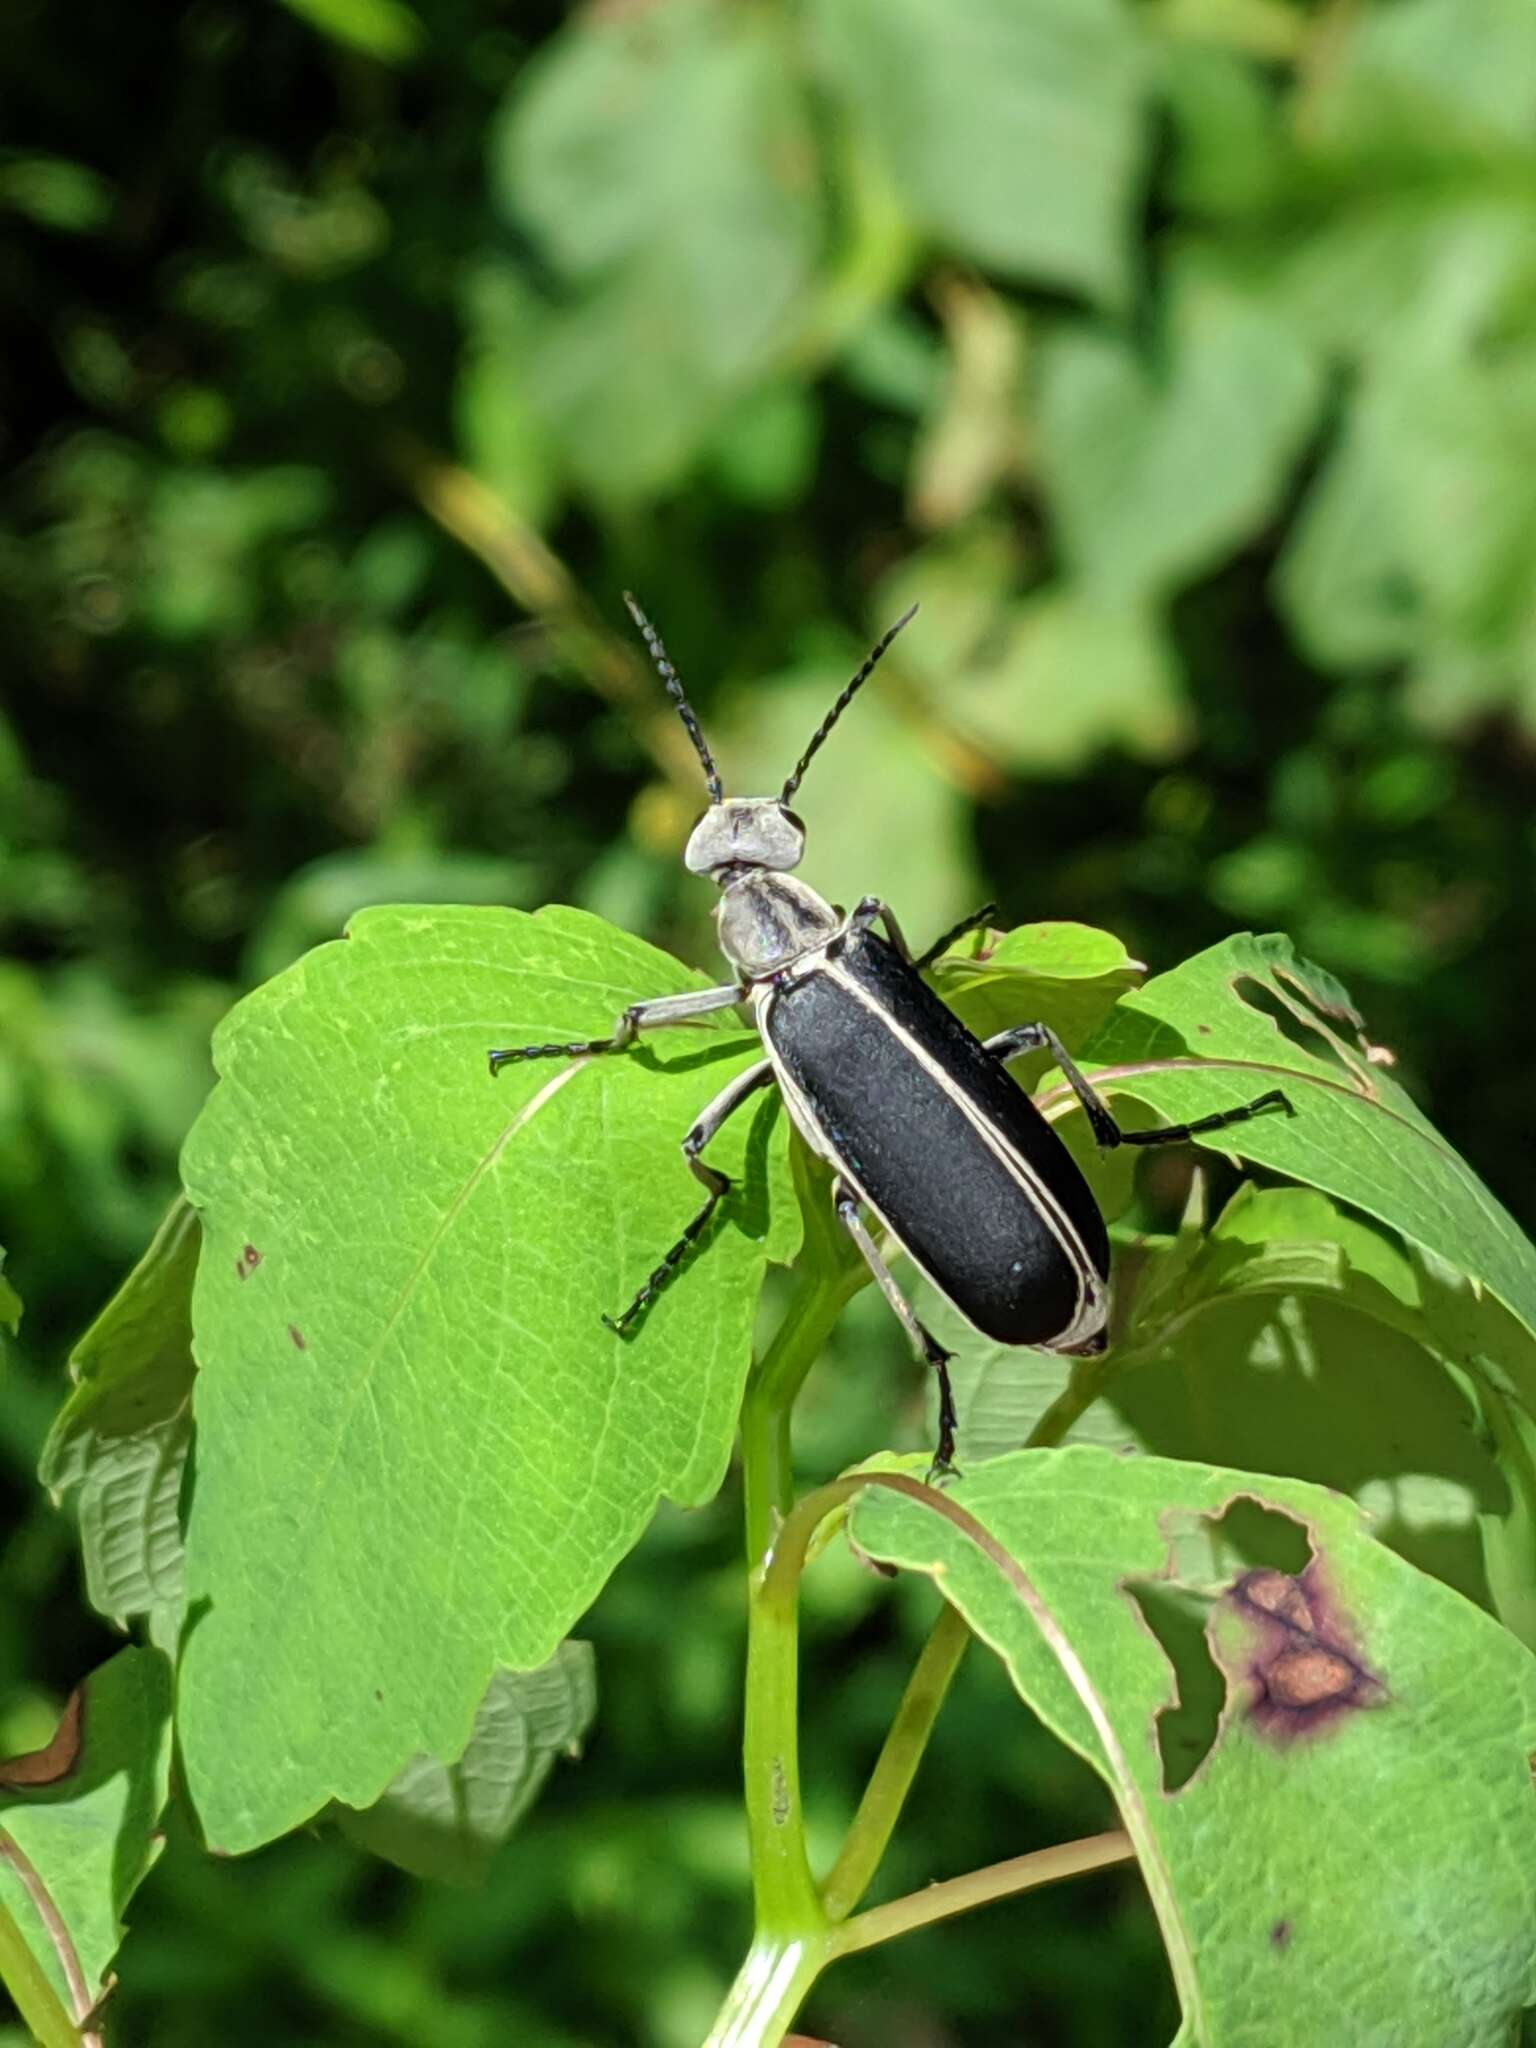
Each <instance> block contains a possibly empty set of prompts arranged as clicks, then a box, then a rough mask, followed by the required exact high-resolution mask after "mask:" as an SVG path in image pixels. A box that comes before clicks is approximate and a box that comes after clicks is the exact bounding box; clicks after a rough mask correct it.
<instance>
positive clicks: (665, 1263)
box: [603, 1060, 774, 1337]
mask: <svg viewBox="0 0 1536 2048" xmlns="http://www.w3.org/2000/svg"><path fill="white" fill-rule="evenodd" d="M773 1078H774V1074H773V1062H772V1061H771V1060H759V1061H758V1063H757V1064H756V1066H752V1067H748V1068H747V1070H746V1072H745V1073H744V1074H738V1075H737V1076H736V1078H735V1080H734V1081H732V1082H730V1083H729V1085H728V1086H726V1087H724V1088H722V1089H721V1091H720V1093H719V1094H718V1095H717V1096H716V1097H715V1099H714V1101H713V1102H711V1103H708V1104H706V1105H705V1107H704V1108H703V1109H702V1110H701V1111H700V1112H699V1118H698V1121H697V1123H695V1125H694V1126H693V1129H692V1130H691V1131H690V1132H689V1133H688V1135H687V1137H686V1138H684V1140H683V1158H684V1159H685V1160H686V1161H687V1163H688V1171H689V1172H690V1173H691V1174H692V1175H693V1177H694V1179H695V1180H700V1181H702V1182H703V1183H704V1185H705V1187H706V1188H707V1189H708V1190H709V1199H708V1200H707V1201H706V1202H705V1204H704V1206H703V1208H702V1209H701V1210H700V1211H699V1213H698V1215H697V1216H695V1217H694V1219H693V1221H692V1222H691V1223H690V1224H689V1225H688V1226H687V1228H686V1229H685V1230H684V1232H683V1234H682V1236H681V1237H680V1238H679V1239H678V1240H677V1243H676V1244H675V1245H673V1246H672V1248H671V1250H670V1251H669V1252H668V1253H667V1254H666V1256H665V1257H664V1258H663V1259H662V1261H661V1263H660V1264H659V1265H657V1266H655V1267H653V1268H652V1270H651V1273H650V1275H649V1277H648V1278H647V1280H646V1282H645V1284H644V1286H643V1287H642V1288H641V1289H640V1290H639V1292H638V1293H637V1294H636V1296H635V1298H634V1300H633V1301H631V1302H630V1303H629V1305H628V1306H627V1307H626V1308H622V1309H620V1311H619V1313H618V1314H617V1315H616V1316H604V1317H603V1323H604V1326H605V1327H606V1328H607V1329H610V1330H612V1332H613V1334H614V1335H615V1336H616V1337H625V1336H627V1335H628V1334H629V1331H630V1328H631V1327H632V1325H633V1324H634V1322H635V1321H636V1319H637V1318H638V1317H639V1316H641V1315H643V1314H644V1313H645V1311H646V1309H648V1308H649V1307H650V1305H651V1303H652V1302H653V1301H654V1300H655V1299H656V1297H657V1295H658V1294H660V1292H661V1290H662V1288H663V1287H665V1286H666V1284H667V1282H668V1281H669V1280H670V1279H671V1278H672V1276H673V1274H674V1273H676V1271H677V1269H678V1267H679V1266H680V1265H681V1264H682V1262H683V1260H684V1259H685V1258H686V1257H687V1256H688V1253H689V1251H690V1250H691V1249H692V1248H693V1246H694V1245H696V1244H697V1243H698V1241H699V1239H700V1238H701V1237H702V1236H703V1235H704V1232H705V1231H706V1230H707V1229H708V1228H709V1220H710V1218H711V1217H712V1216H713V1215H714V1213H715V1211H716V1209H718V1208H719V1206H720V1204H721V1202H722V1201H723V1200H724V1199H725V1197H726V1196H727V1195H728V1194H729V1193H730V1191H731V1189H732V1188H733V1187H734V1186H735V1182H734V1181H733V1180H732V1179H731V1177H730V1175H729V1174H728V1173H722V1172H721V1171H720V1169H719V1167H717V1166H711V1165H710V1164H709V1162H708V1160H706V1159H701V1158H700V1156H699V1155H700V1153H701V1152H702V1151H703V1150H704V1147H705V1146H706V1145H707V1144H708V1143H709V1141H710V1139H711V1138H713V1137H714V1135H715V1133H716V1132H717V1131H718V1130H719V1128H720V1126H721V1125H722V1124H723V1123H724V1122H725V1120H726V1118H727V1117H728V1116H730V1115H731V1114H732V1112H733V1111H734V1110H737V1109H739V1108H740V1107H741V1105H742V1103H744V1102H745V1101H746V1099H747V1097H748V1096H749V1095H755V1094H756V1092H757V1090H758V1089H759V1088H766V1087H767V1086H768V1084H769V1083H770V1082H771V1081H772V1080H773Z"/></svg>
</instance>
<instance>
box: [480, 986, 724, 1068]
mask: <svg viewBox="0 0 1536 2048" xmlns="http://www.w3.org/2000/svg"><path fill="white" fill-rule="evenodd" d="M740 1001H741V990H740V989H739V988H738V987H737V986H736V984H735V983H734V982H733V983H732V984H731V985H730V987H729V988H700V989H689V990H688V991H687V993H686V994H684V995H680V996H655V997H653V998H652V1000H651V1001H649V1002H645V1003H631V1004H630V1006H629V1008H628V1009H627V1010H626V1011H624V1013H623V1015H622V1016H621V1017H620V1018H619V1021H618V1023H617V1024H615V1025H614V1027H613V1035H612V1037H610V1038H587V1039H577V1040H575V1041H574V1042H573V1043H571V1044H569V1045H512V1046H501V1047H498V1049H497V1050H496V1051H495V1052H493V1053H492V1054H491V1055H490V1064H491V1074H492V1077H493V1078H494V1077H495V1076H496V1075H497V1074H499V1073H500V1072H501V1069H502V1068H503V1067H505V1066H510V1065H511V1063H512V1061H513V1060H550V1059H565V1060H577V1059H583V1058H588V1057H590V1056H591V1055H592V1054H593V1053H599V1052H623V1051H624V1049H625V1048H626V1046H630V1045H633V1044H634V1042H635V1038H636V1036H637V1034H638V1033H640V1032H641V1031H658V1030H660V1029H661V1028H662V1026H663V1025H667V1024H691V1023H692V1022H693V1020H694V1018H695V1017H704V1016H707V1015H708V1014H709V1012H710V1011H711V1010H729V1009H730V1008H732V1006H733V1005H734V1004H736V1003H739V1002H740Z"/></svg>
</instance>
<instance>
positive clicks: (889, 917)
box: [845, 896, 912, 967]
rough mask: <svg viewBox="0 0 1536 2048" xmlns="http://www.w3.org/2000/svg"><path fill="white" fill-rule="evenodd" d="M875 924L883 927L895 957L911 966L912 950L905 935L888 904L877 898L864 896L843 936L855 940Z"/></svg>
mask: <svg viewBox="0 0 1536 2048" xmlns="http://www.w3.org/2000/svg"><path fill="white" fill-rule="evenodd" d="M875 923H880V924H883V925H884V926H885V935H886V937H887V938H888V939H889V940H890V942H891V945H892V948H893V949H894V951H895V952H896V955H897V957H898V958H899V959H902V960H904V961H905V962H906V963H907V965H908V966H909V967H910V966H911V965H912V948H911V947H910V946H909V945H908V944H907V941H906V938H905V935H904V934H903V932H902V929H901V926H900V925H899V924H898V923H897V922H896V916H895V913H894V911H893V910H892V909H891V906H890V905H889V903H885V902H882V900H881V899H880V897H878V896H866V897H864V898H863V899H862V901H861V902H860V903H859V905H858V908H857V909H856V910H855V911H854V913H853V915H852V917H850V918H849V920H848V927H847V932H846V934H845V936H846V937H848V938H850V939H856V938H858V937H859V936H860V935H861V934H862V933H864V932H867V931H868V930H869V928H870V926H871V925H872V924H875Z"/></svg>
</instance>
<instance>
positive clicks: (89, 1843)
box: [0, 1649, 171, 2009]
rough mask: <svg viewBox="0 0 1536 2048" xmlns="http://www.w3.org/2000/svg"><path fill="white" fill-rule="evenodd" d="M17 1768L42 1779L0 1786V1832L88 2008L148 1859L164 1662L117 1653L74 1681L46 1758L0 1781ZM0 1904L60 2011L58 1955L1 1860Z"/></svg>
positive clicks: (162, 1728) (167, 1688)
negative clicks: (68, 1951)
mask: <svg viewBox="0 0 1536 2048" xmlns="http://www.w3.org/2000/svg"><path fill="white" fill-rule="evenodd" d="M77 1702H78V1705H77ZM77 1745H78V1747H77ZM17 1765H27V1766H31V1767H32V1770H31V1773H30V1775H32V1776H33V1777H35V1778H38V1779H45V1780H46V1782H37V1783H33V1784H29V1785H27V1786H26V1787H25V1789H21V1788H17V1787H15V1786H13V1785H12V1784H10V1783H0V1830H3V1831H4V1833H5V1834H7V1835H9V1836H10V1838H11V1839H12V1841H14V1842H15V1843H16V1844H17V1846H18V1847H19V1848H20V1849H21V1851H22V1853H23V1854H24V1855H25V1856H26V1857H27V1859H28V1861H29V1862H30V1863H31V1864H32V1866H33V1868H34V1869H35V1871H36V1872H37V1875H38V1877H39V1878H40V1879H41V1880H42V1884H43V1887H44V1889H45V1891H46V1892H47V1894H48V1898H49V1900H50V1901H51V1902H52V1905H53V1907H54V1910H55V1911H56V1912H57V1914H58V1915H59V1917H60V1919H61V1920H62V1921H63V1924H64V1928H65V1930H66V1932H67V1934H68V1937H69V1941H70V1943H71V1945H72V1947H73V1949H74V1953H75V1956H76V1957H77V1958H78V1962H79V1967H80V1971H81V1975H82V1977H83V1979H84V1987H85V1990H86V1993H87V2002H88V2003H94V2002H95V2000H96V1999H97V1998H99V1997H100V1995H101V1993H102V1992H103V1991H104V1990H105V1988H106V1978H107V1968H108V1965H109V1964H110V1963H111V1961H112V1958H113V1956H114V1955H115V1954H116V1953H117V1948H118V1944H119V1942H120V1941H121V1940H122V1935H123V1912H124V1909H125V1908H126V1906H127V1904H128V1901H129V1899H130V1898H131V1897H132V1896H133V1893H134V1891H135V1890H136V1888H137V1886H138V1884H139V1882H140V1880H141V1879H142V1878H143V1876H144V1874H145V1872H146V1871H147V1870H148V1869H149V1867H150V1865H151V1864H152V1863H153V1862H154V1860H155V1858H156V1856H157V1855H158V1854H159V1853H160V1837H159V1836H158V1834H157V1833H156V1832H155V1829H156V1823H157V1822H158V1820H159V1818H160V1813H161V1809H162V1808H163V1807H164V1805H165V1801H166V1795H167V1791H168V1789H169V1784H170V1770H171V1671H170V1666H169V1664H168V1663H167V1662H166V1660H165V1658H164V1657H163V1656H161V1654H160V1652H159V1651H158V1650H142V1649H129V1650H120V1651H119V1652H118V1654H117V1655H116V1656H115V1657H113V1658H111V1659H110V1660H109V1661H108V1662H107V1663H105V1664H103V1665H102V1666H101V1667H100V1668H99V1669H98V1670H96V1671H93V1672H92V1673H91V1675H90V1677H89V1678H88V1679H86V1681H85V1683H84V1685H83V1686H82V1687H81V1689H80V1692H79V1693H78V1694H77V1695H76V1698H75V1700H72V1701H71V1703H70V1706H69V1707H68V1708H67V1709H66V1710H65V1719H64V1723H63V1725H62V1726H61V1728H60V1730H59V1734H58V1736H56V1737H55V1740H54V1742H53V1743H52V1744H50V1745H49V1749H48V1751H45V1752H41V1753H39V1755H38V1756H37V1757H34V1758H17V1759H13V1760H12V1762H11V1764H9V1765H0V1776H4V1775H5V1774H6V1773H7V1772H9V1773H11V1775H12V1776H14V1775H16V1766H17ZM61 1772H62V1775H60V1773H61ZM0 1900H3V1902H4V1904H5V1906H6V1909H7V1910H8V1911H9V1912H10V1914H11V1916H12V1917H13V1918H14V1919H15V1921H16V1922H17V1924H18V1926H19V1927H20V1928H21V1930H22V1932H23V1934H24V1935H25V1937H26V1939H27V1941H28V1943H29V1944H30V1946H31V1947H32V1949H33V1952H34V1953H35V1954H36V1955H37V1957H38V1958H39V1960H40V1961H41V1962H42V1965H43V1967H44V1969H45V1970H46V1971H47V1973H48V1975H49V1977H50V1978H51V1979H52V1981H53V1985H54V1989H55V1990H56V1991H57V1992H58V1993H59V1996H60V1998H61V1999H62V2000H63V2001H64V2004H65V2007H66V2009H69V2008H70V2007H71V2006H72V2004H73V1999H72V1996H71V1989H70V1985H69V1983H68V1981H67V1979H66V1976H65V1972H64V1968H63V1965H62V1963H61V1961H60V1958H59V1953H58V1949H57V1947H56V1946H55V1943H54V1941H53V1939H52V1938H50V1934H49V1931H48V1928H47V1924H46V1921H45V1920H44V1918H43V1917H42V1915H41V1914H40V1913H39V1912H38V1909H37V1906H36V1904H35V1903H34V1901H33V1898H32V1895H31V1893H30V1892H29V1890H28V1888H27V1886H26V1885H25V1884H24V1883H23V1881H22V1878H21V1876H20V1875H19V1874H18V1872H17V1870H16V1868H15V1866H14V1865H13V1863H12V1862H11V1861H10V1859H9V1858H8V1857H7V1856H5V1855H4V1854H3V1853H0Z"/></svg>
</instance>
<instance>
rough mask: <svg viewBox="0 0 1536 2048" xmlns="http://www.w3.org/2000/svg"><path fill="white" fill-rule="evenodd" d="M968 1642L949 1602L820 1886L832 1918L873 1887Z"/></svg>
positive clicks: (960, 1619)
mask: <svg viewBox="0 0 1536 2048" xmlns="http://www.w3.org/2000/svg"><path fill="white" fill-rule="evenodd" d="M970 1640H971V1632H970V1629H969V1628H968V1627H967V1626H966V1623H965V1621H964V1618H963V1617H962V1616H961V1614H960V1612H959V1610H958V1608H954V1607H951V1606H950V1604H949V1602H948V1601H947V1600H946V1601H945V1603H944V1611H943V1612H942V1613H941V1614H940V1616H939V1618H938V1620H937V1621H936V1622H935V1623H934V1625H933V1629H932V1632H931V1633H930V1635H929V1637H928V1640H927V1642H926V1643H925V1644H924V1645H923V1651H922V1655H921V1656H920V1657H919V1658H918V1660H917V1663H916V1665H915V1666H914V1667H913V1671H912V1676H911V1677H910V1678H909V1679H908V1681H907V1689H906V1691H905V1692H904V1693H903V1694H902V1698H901V1705H900V1706H899V1707H898V1708H897V1709H896V1718H895V1720H894V1721H892V1723H891V1727H890V1732H889V1734H888V1735H887V1736H886V1738H885V1744H884V1747H883V1748H882V1749H881V1751H880V1755H879V1757H878V1758H877V1760H876V1763H875V1768H874V1770H873V1771H872V1772H871V1773H870V1779H869V1783H868V1785H867V1786H866V1787H865V1789H864V1797H863V1798H862V1799H861V1800H860V1801H859V1810H858V1812H857V1813H856V1814H855V1815H854V1817H853V1821H852V1824H851V1825H850V1827H849V1829H848V1833H847V1836H846V1837H845V1839H844V1842H843V1846H842V1848H841V1849H840V1850H839V1852H838V1857H837V1861H836V1863H834V1864H833V1866H832V1870H831V1873H830V1875H829V1876H828V1878H827V1881H826V1883H825V1884H824V1885H823V1886H822V1888H821V1903H822V1905H823V1907H824V1908H825V1909H826V1913H827V1917H828V1918H829V1919H830V1920H833V1921H839V1920H846V1919H847V1917H848V1915H849V1914H850V1913H851V1912H852V1911H853V1909H854V1907H855V1906H856V1905H857V1904H858V1903H859V1901H860V1899H862V1898H863V1896H864V1894H865V1892H866V1891H867V1890H868V1889H869V1883H870V1880H871V1878H873V1876H874V1874H875V1872H876V1871H877V1870H878V1869H879V1867H880V1859H881V1857H882V1856H884V1854H885V1851H886V1846H887V1844H888V1843H889V1841H890V1839H891V1836H892V1834H893V1833H894V1831H895V1827H896V1823H897V1821H898V1820H899V1819H900V1817H901V1809H902V1807H903V1806H904V1805H905V1804H906V1798H907V1794H908V1792H909V1791H910V1790H911V1788H912V1780H913V1779H914V1778H915V1777H916V1775H917V1767H918V1765H919V1764H920V1763H921V1762H922V1759H923V1751H924V1750H925V1749H926V1748H927V1746H928V1738H929V1736H930V1735H931V1734H932V1733H933V1724H934V1722H935V1721H936V1720H937V1719H938V1716H939V1709H940V1707H942V1706H943V1704H944V1698H945V1695H946V1694H947V1693H948V1691H949V1685H950V1680H951V1679H952V1678H953V1677H954V1675H955V1673H956V1672H957V1671H958V1670H959V1668H960V1659H961V1658H962V1657H963V1656H964V1655H965V1650H966V1645H967V1644H968V1643H969V1642H970ZM865 1917H866V1918H867V1917H868V1916H867V1915H866V1916H865Z"/></svg>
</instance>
